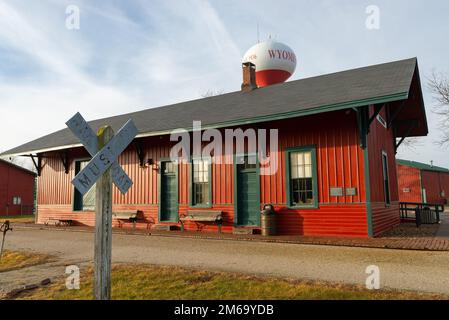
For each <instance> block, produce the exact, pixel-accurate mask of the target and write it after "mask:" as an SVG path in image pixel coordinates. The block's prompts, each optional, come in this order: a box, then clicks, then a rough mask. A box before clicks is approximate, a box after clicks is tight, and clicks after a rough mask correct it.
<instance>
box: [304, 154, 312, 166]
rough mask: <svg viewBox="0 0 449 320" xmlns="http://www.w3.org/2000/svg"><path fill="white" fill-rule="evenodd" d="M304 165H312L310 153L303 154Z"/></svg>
mask: <svg viewBox="0 0 449 320" xmlns="http://www.w3.org/2000/svg"><path fill="white" fill-rule="evenodd" d="M304 164H312V153H311V152H304Z"/></svg>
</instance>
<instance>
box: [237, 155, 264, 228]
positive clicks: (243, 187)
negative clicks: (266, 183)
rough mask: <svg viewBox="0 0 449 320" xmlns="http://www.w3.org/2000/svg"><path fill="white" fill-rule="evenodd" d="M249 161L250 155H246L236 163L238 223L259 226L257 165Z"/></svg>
mask: <svg viewBox="0 0 449 320" xmlns="http://www.w3.org/2000/svg"><path fill="white" fill-rule="evenodd" d="M253 160H254V159H253ZM239 162H241V163H239ZM248 162H249V161H248V157H247V156H245V157H244V158H243V157H242V158H240V159H238V162H237V165H236V169H237V192H236V199H237V224H238V225H240V226H259V225H260V200H259V180H258V179H259V177H258V173H257V165H256V164H255V163H248ZM253 162H255V161H253Z"/></svg>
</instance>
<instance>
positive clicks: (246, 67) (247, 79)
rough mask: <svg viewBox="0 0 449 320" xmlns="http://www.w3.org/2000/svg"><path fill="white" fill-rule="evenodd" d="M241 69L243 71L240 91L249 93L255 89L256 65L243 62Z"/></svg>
mask: <svg viewBox="0 0 449 320" xmlns="http://www.w3.org/2000/svg"><path fill="white" fill-rule="evenodd" d="M242 69H243V83H242V91H243V92H249V91H252V90H254V89H257V85H256V65H255V64H254V63H251V62H245V63H243V64H242Z"/></svg>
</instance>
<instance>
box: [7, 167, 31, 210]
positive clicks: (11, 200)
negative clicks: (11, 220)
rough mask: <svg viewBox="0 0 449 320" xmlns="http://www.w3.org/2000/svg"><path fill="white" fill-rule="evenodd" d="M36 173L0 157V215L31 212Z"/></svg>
mask: <svg viewBox="0 0 449 320" xmlns="http://www.w3.org/2000/svg"><path fill="white" fill-rule="evenodd" d="M35 180H36V173H34V172H32V171H29V170H27V169H24V168H22V167H20V166H17V165H15V164H12V163H10V162H8V161H5V160H2V159H0V216H10V215H11V216H12V215H19V214H32V213H33V212H34V190H35V189H34V187H35Z"/></svg>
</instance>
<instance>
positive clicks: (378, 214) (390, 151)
mask: <svg viewBox="0 0 449 320" xmlns="http://www.w3.org/2000/svg"><path fill="white" fill-rule="evenodd" d="M373 109H374V108H373V107H371V108H370V115H372V114H373ZM380 115H381V116H382V118H383V119H385V120H386V121H388V119H387V117H386V111H385V107H384V108H383V109H382V111H381V113H380ZM393 143H394V135H393V130H391V129H387V128H385V127H384V126H383V125H382V124H381V123H380V122H379V121H377V119H376V120H374V121H373V123H372V124H371V126H370V133H369V134H368V158H369V160H368V161H369V176H370V194H371V208H372V226H373V234H374V235H378V234H380V233H382V232H384V231H386V230H388V229H390V228H392V227H393V226H395V225H398V224H399V223H400V215H399V194H398V182H397V181H398V180H397V172H396V155H395V151H394V145H393ZM382 151H384V152H385V153H386V154H387V157H388V173H389V182H390V199H391V204H390V205H386V204H385V192H384V183H383V170H382Z"/></svg>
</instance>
